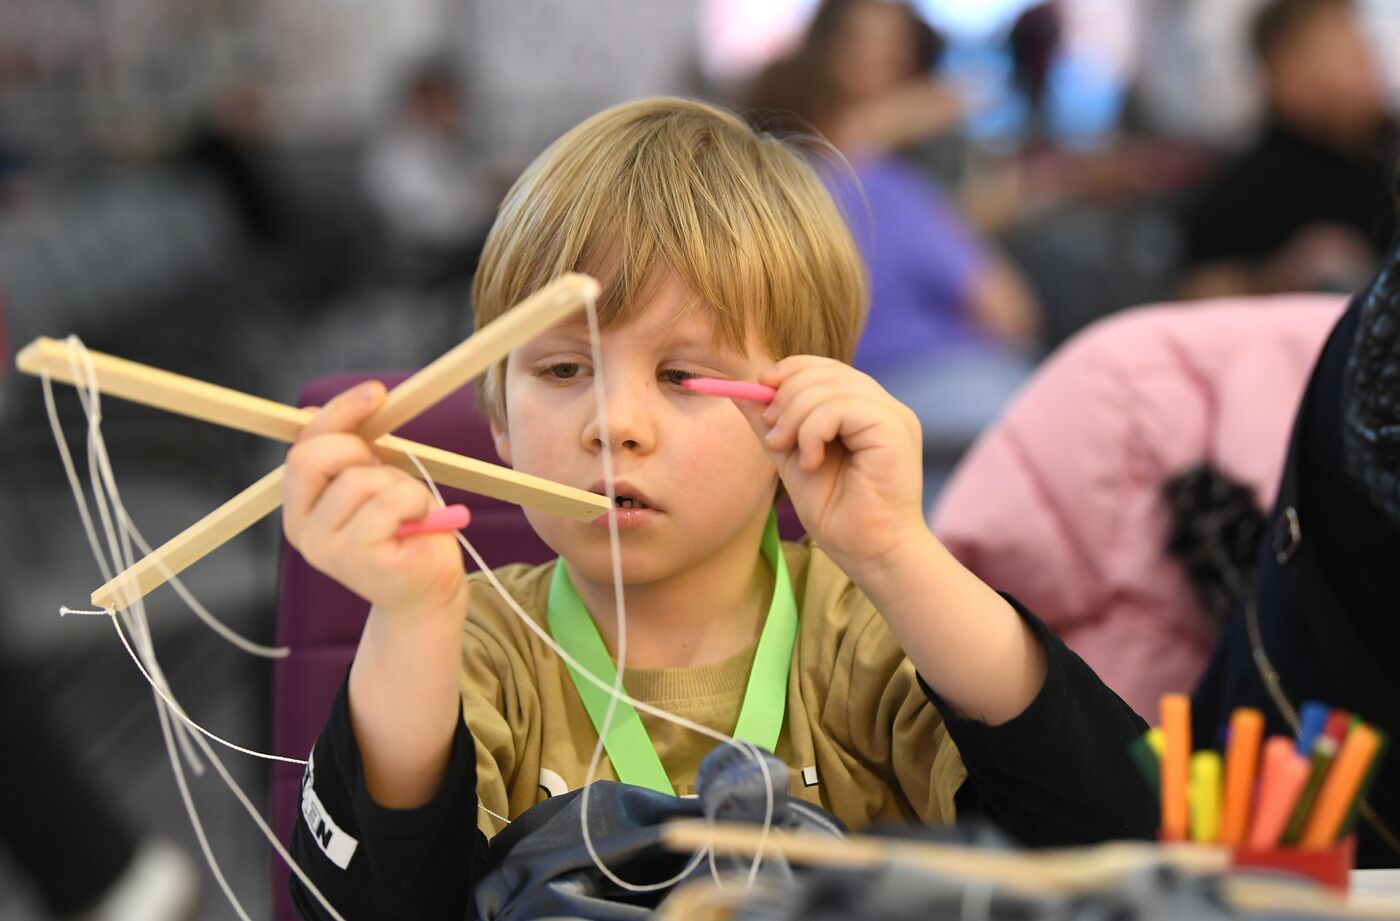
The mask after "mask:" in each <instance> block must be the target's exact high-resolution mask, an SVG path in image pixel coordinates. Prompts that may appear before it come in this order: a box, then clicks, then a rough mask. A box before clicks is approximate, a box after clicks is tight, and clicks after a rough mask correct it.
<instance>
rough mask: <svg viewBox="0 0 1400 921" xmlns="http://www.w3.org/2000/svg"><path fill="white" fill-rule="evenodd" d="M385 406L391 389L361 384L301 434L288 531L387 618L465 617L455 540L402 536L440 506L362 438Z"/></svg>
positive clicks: (293, 462) (293, 457) (321, 566)
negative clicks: (451, 612) (455, 611)
mask: <svg viewBox="0 0 1400 921" xmlns="http://www.w3.org/2000/svg"><path fill="white" fill-rule="evenodd" d="M383 402H384V385H383V384H381V383H379V382H378V381H371V382H369V383H367V384H361V385H359V386H358V387H355V388H354V389H351V390H348V391H346V392H345V393H342V394H340V395H339V396H337V397H336V398H335V399H333V400H331V401H330V402H329V403H327V404H326V405H325V407H324V408H322V409H321V410H320V411H319V412H317V413H316V417H315V418H314V419H313V420H312V421H311V422H310V424H308V425H307V426H306V428H305V429H303V430H302V432H301V434H300V436H298V438H297V441H296V444H294V445H293V446H292V448H291V450H289V451H288V452H287V474H286V479H285V481H284V485H283V492H282V499H283V513H282V526H283V530H284V531H285V533H286V535H287V540H288V541H289V542H290V543H291V545H292V546H293V547H295V548H296V549H297V550H298V551H299V552H300V553H301V555H302V556H303V557H304V558H305V559H306V561H307V562H308V563H310V564H311V565H312V566H313V567H315V568H316V569H318V570H320V571H321V572H323V573H325V574H326V575H328V576H330V577H331V578H333V579H335V580H336V581H337V582H339V583H340V584H341V585H344V586H345V587H346V588H348V589H350V590H351V591H352V592H354V593H355V594H357V595H359V596H360V597H361V598H364V599H366V600H367V601H369V602H370V603H371V604H373V605H374V606H375V607H376V608H379V609H380V610H381V611H385V612H390V611H392V612H412V613H427V612H430V611H435V610H442V609H444V608H449V607H459V610H460V611H461V612H462V613H465V610H466V606H465V598H466V592H467V579H466V572H465V569H464V567H463V565H462V553H461V550H460V549H459V547H458V545H457V541H456V539H455V537H454V535H452V534H422V535H418V536H415V537H410V538H407V539H403V540H400V539H398V538H396V537H395V536H394V532H395V531H396V530H397V529H398V527H399V525H401V524H403V523H404V522H405V521H412V520H415V519H418V518H422V517H423V516H424V515H426V514H427V513H428V512H429V511H430V510H431V509H432V507H433V505H434V503H433V497H432V494H431V493H429V492H428V489H427V487H426V486H424V485H423V483H422V482H420V481H419V480H416V479H414V478H413V477H411V476H409V475H408V474H407V473H405V472H403V471H402V470H399V469H397V468H395V467H391V466H389V465H387V464H384V463H382V462H381V461H380V460H379V459H378V458H376V457H375V456H374V453H373V452H372V451H371V450H370V447H369V444H368V443H367V442H366V441H365V440H364V439H363V438H361V437H360V436H359V435H358V434H357V432H358V431H359V429H360V427H361V426H362V425H363V424H364V422H365V420H366V419H368V418H369V417H370V416H371V415H373V414H374V413H375V411H376V410H378V409H379V407H380V406H381V405H382V404H383Z"/></svg>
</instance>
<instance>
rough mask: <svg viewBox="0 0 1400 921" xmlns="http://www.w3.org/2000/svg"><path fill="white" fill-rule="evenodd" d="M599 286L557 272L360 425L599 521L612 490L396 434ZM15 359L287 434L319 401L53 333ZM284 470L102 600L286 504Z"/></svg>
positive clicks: (141, 584)
mask: <svg viewBox="0 0 1400 921" xmlns="http://www.w3.org/2000/svg"><path fill="white" fill-rule="evenodd" d="M597 296H598V283H597V282H596V281H594V280H593V279H592V278H589V277H588V276H587V275H579V274H574V273H570V274H566V275H562V276H560V277H559V278H558V279H556V280H555V281H553V282H551V283H550V284H549V285H546V286H545V287H543V288H541V289H540V290H539V291H537V292H536V293H535V294H533V295H531V296H530V297H528V298H526V299H525V300H524V301H521V302H520V303H519V304H518V305H516V306H515V307H513V308H511V309H510V310H509V311H507V312H506V313H504V314H503V315H502V316H501V317H500V318H499V319H497V320H495V321H494V322H492V323H489V324H487V325H486V326H485V327H484V328H483V329H481V330H480V331H478V332H477V333H476V334H474V335H473V336H471V337H469V338H468V339H466V340H465V341H463V342H462V343H460V344H459V345H457V346H456V347H455V348H453V349H452V350H451V351H449V352H447V353H446V354H445V355H443V356H442V357H440V358H438V359H437V360H436V361H434V362H432V363H431V364H429V365H428V366H427V367H425V368H423V369H422V370H421V371H419V372H418V373H417V374H414V375H413V376H412V377H410V378H408V379H407V380H405V381H404V382H403V383H402V384H400V385H399V386H397V387H395V388H394V389H393V390H391V391H390V392H389V394H388V395H387V396H386V397H385V400H384V404H383V406H381V407H380V409H379V411H378V412H376V413H375V414H374V415H373V416H371V417H370V418H369V419H368V420H367V421H366V422H365V424H364V426H363V427H362V428H361V429H360V435H362V436H363V437H364V438H365V439H366V440H367V441H370V442H371V443H372V446H373V448H374V451H375V453H376V454H377V455H378V456H379V457H380V458H381V459H382V460H384V461H385V462H386V463H391V464H394V465H395V466H397V467H402V468H403V469H405V470H407V471H409V472H410V473H414V472H417V468H416V467H415V466H414V465H413V462H412V460H410V458H409V455H410V454H411V455H412V456H413V457H416V458H417V459H418V460H419V461H420V462H421V463H422V464H423V467H424V468H425V469H426V470H427V471H428V474H429V475H430V476H431V477H432V478H433V479H434V480H436V481H437V482H439V483H442V484H444V485H447V486H455V487H457V488H459V489H464V490H467V491H468V492H473V493H478V494H481V495H485V496H491V497H493V498H496V499H502V500H504V501H506V502H513V503H515V504H517V505H524V506H530V507H532V508H538V509H541V510H544V511H549V512H553V513H555V514H559V515H564V516H566V517H568V518H573V519H576V520H579V521H592V520H593V519H595V518H597V517H598V516H600V515H602V514H603V513H605V512H606V511H607V510H608V500H607V499H606V497H604V496H600V495H597V494H596V493H591V492H587V491H586V490H582V489H575V488H574V487H572V486H564V485H562V484H559V483H555V482H553V481H551V480H546V479H543V478H541V477H535V476H530V475H529V474H525V473H520V472H518V471H515V470H511V469H510V468H509V467H502V466H499V465H497V464H490V463H487V462H485V461H480V460H476V459H474V458H470V457H463V456H461V455H459V454H453V453H451V452H450V451H443V450H441V449H440V448H434V447H431V446H429V445H423V444H418V443H416V442H412V441H408V440H406V439H403V438H398V437H395V436H393V435H389V434H388V433H389V432H392V431H394V430H395V429H397V428H399V427H400V426H401V425H403V424H404V423H406V422H408V421H409V420H410V419H413V418H414V417H416V416H418V415H421V414H422V413H424V412H426V411H427V410H428V409H429V408H431V407H432V406H434V405H435V404H436V403H438V401H440V400H442V399H443V398H444V397H446V396H447V395H448V394H450V393H452V392H453V391H455V390H457V389H458V388H459V387H461V386H462V385H463V384H464V383H466V382H467V381H469V380H471V379H472V378H474V377H476V376H477V375H478V374H480V373H481V372H483V371H485V370H486V369H487V368H489V367H491V365H493V364H495V363H496V362H497V361H499V360H501V359H502V358H504V357H505V356H506V355H507V354H509V352H510V351H511V350H512V349H514V348H516V347H517V346H519V345H522V344H524V343H525V342H528V341H529V340H531V339H533V338H534V337H535V336H537V335H538V334H540V333H541V332H543V331H544V330H546V329H548V328H549V327H551V326H553V325H554V324H556V323H558V322H559V321H561V320H563V319H564V318H565V317H567V316H569V315H570V314H572V313H574V312H575V311H577V310H579V309H580V308H581V307H583V305H584V302H585V301H586V300H587V299H590V298H596V297H597ZM15 364H16V366H17V367H18V368H19V370H21V371H23V372H25V373H27V374H33V375H36V376H42V375H47V376H48V377H49V378H50V379H52V380H56V381H61V382H63V383H67V384H73V385H75V386H80V385H83V386H85V385H86V383H87V382H88V380H89V378H88V374H89V373H90V374H91V375H92V377H93V378H95V381H96V385H97V387H98V389H99V390H100V391H101V392H102V393H103V394H105V395H107V396H113V397H117V398H120V399H124V400H131V401H132V402H136V403H144V404H146V405H148V406H154V407H156V408H158V409H164V410H167V411H169V412H174V413H179V414H181V415H184V416H189V417H191V418H195V419H203V420H205V421H206V422H214V423H217V424H219V425H224V426H228V427H229V428H234V429H239V430H241V431H245V432H252V433H254V434H257V435H263V436H265V437H268V438H275V439H278V440H280V441H286V442H291V441H295V440H296V437H297V434H298V433H299V432H300V431H301V430H302V428H303V427H305V426H306V424H307V423H308V422H310V421H311V418H312V416H313V415H314V414H313V413H312V412H311V411H310V410H305V409H297V408H295V407H292V406H285V405H283V404H281V403H276V402H273V401H272V400H265V399H262V398H261V397H255V396H250V395H248V394H246V393H240V392H238V391H237V390H230V389H228V388H226V387H219V386H216V385H214V384H209V383H205V382H204V381H199V380H195V379H193V378H189V377H183V376H181V375H178V374H171V373H170V372H167V371H160V370H157V369H155V368H150V367H147V366H145V365H140V364H137V363H135V362H130V361H124V360H123V359H120V358H115V357H113V356H110V355H103V354H101V353H99V352H88V353H86V356H82V355H80V354H79V353H78V350H76V349H74V348H72V347H70V346H69V345H67V344H66V343H63V342H59V341H57V340H54V339H36V340H34V341H33V342H31V343H30V344H29V345H27V346H25V347H24V348H23V349H22V350H20V353H19V355H18V356H16V361H15ZM285 473H286V468H285V466H279V467H278V468H277V469H276V470H273V471H272V472H271V473H269V474H267V476H264V477H263V478H262V479H260V480H258V481H257V482H256V483H254V484H253V485H252V486H249V487H248V488H247V489H245V490H243V492H241V493H239V494H238V495H236V496H234V497H233V498H232V499H230V500H228V501H227V502H225V503H224V504H223V505H221V506H219V507H218V508H217V509H215V510H214V511H213V512H211V513H209V514H208V515H206V516H205V517H204V518H203V519H201V520H200V521H197V522H195V523H194V524H193V525H191V526H190V527H188V528H186V529H185V530H184V531H182V532H181V533H180V534H178V535H176V536H175V537H173V538H171V539H170V540H169V541H167V542H166V543H164V544H162V545H161V546H160V547H158V548H156V550H155V551H153V552H152V553H151V554H150V555H149V556H147V557H145V558H144V559H142V560H140V561H138V562H137V563H136V564H135V565H134V566H132V567H131V568H130V569H127V570H125V571H124V572H122V573H120V574H118V575H117V576H116V577H115V578H114V579H112V580H111V581H110V582H108V583H107V584H106V585H103V586H102V587H101V588H99V589H98V590H97V591H95V592H93V593H92V602H93V604H96V605H99V606H101V607H104V608H111V609H113V610H118V611H120V610H124V609H126V608H128V607H130V606H131V605H133V604H135V603H136V602H137V601H138V600H140V599H141V598H143V597H145V596H146V595H148V594H150V592H152V591H153V590H155V589H156V588H158V587H159V586H161V585H164V584H165V583H166V582H167V581H169V580H170V579H172V578H173V577H174V576H175V575H177V574H178V573H180V572H181V571H183V570H184V569H186V568H188V567H189V566H191V565H192V564H193V563H195V562H196V561H198V560H200V559H202V558H203V557H205V556H207V555H208V554H209V553H212V552H213V551H214V550H216V549H217V548H219V547H221V546H222V545H223V544H225V543H227V542H228V541H230V540H232V539H233V538H234V537H236V536H238V535H239V534H241V533H243V532H244V531H245V530H247V529H248V528H250V527H252V526H253V524H255V523H256V522H258V521H260V520H262V518H263V517H265V516H266V515H268V514H269V513H271V512H272V511H273V510H274V509H276V508H278V507H279V506H280V505H281V504H282V478H283V476H284V474H285Z"/></svg>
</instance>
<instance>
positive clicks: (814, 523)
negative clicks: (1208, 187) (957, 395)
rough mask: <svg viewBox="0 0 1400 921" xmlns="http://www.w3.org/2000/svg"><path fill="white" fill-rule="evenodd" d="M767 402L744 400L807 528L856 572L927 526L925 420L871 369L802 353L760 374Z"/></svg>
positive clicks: (751, 418)
mask: <svg viewBox="0 0 1400 921" xmlns="http://www.w3.org/2000/svg"><path fill="white" fill-rule="evenodd" d="M758 382H759V383H761V384H766V385H768V386H770V387H774V388H776V389H777V394H776V395H775V396H774V398H773V402H772V403H771V404H769V405H768V406H766V407H765V406H763V405H762V404H758V403H751V402H747V401H742V400H740V401H736V402H737V403H738V404H739V406H740V408H741V409H742V410H743V412H744V415H745V416H746V417H747V418H748V420H749V423H750V424H751V425H752V426H753V429H754V431H755V432H756V433H757V434H758V437H759V438H760V439H762V440H763V443H764V444H765V445H766V446H767V448H768V450H769V452H770V453H771V454H772V456H773V459H774V460H775V461H776V462H777V464H778V475H779V476H780V477H781V478H782V481H783V485H784V486H785V487H786V489H787V493H788V496H789V497H791V499H792V504H793V507H794V508H796V510H797V515H798V517H799V518H801V519H802V524H803V525H804V526H805V527H806V529H807V533H808V534H810V535H811V537H812V539H813V540H815V541H816V542H817V543H818V544H819V545H820V546H821V547H822V549H823V550H825V551H826V552H827V554H828V555H830V556H831V557H832V558H833V559H834V560H835V561H836V562H837V563H838V565H840V566H841V567H842V568H843V569H845V570H846V571H847V572H848V573H850V574H852V575H853V576H854V575H855V573H856V571H857V570H862V569H865V568H867V567H868V566H871V565H878V564H879V563H880V562H881V561H882V560H884V559H886V558H888V555H889V554H890V552H891V551H892V550H894V549H896V548H898V547H900V546H901V545H902V544H904V542H906V541H908V540H910V539H912V538H914V537H916V536H918V535H920V534H924V535H926V534H927V530H928V529H927V525H925V523H924V514H923V432H922V430H921V429H920V427H919V420H918V419H917V418H916V417H915V416H914V413H913V411H911V410H910V409H909V408H908V407H907V406H905V405H904V404H903V403H900V402H899V401H898V400H896V399H895V398H894V397H892V396H890V395H889V394H888V393H887V392H886V391H885V390H884V388H882V387H881V386H880V385H879V384H877V383H876V382H875V380H874V379H873V378H871V377H870V376H869V375H867V374H863V373H861V372H860V371H857V370H856V369H855V368H852V367H851V366H850V365H847V364H844V363H842V362H839V361H835V360H834V359H830V358H821V357H818V356H815V355H794V356H791V357H788V358H785V359H783V360H782V361H780V362H778V363H777V364H776V365H774V366H773V367H772V368H770V369H769V370H767V371H765V372H764V373H763V374H761V375H760V376H759V378H758Z"/></svg>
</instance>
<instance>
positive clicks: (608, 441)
mask: <svg viewBox="0 0 1400 921" xmlns="http://www.w3.org/2000/svg"><path fill="white" fill-rule="evenodd" d="M584 309H585V312H586V314H587V317H588V334H589V348H590V351H591V354H592V360H593V368H594V372H593V373H594V378H593V392H594V399H595V404H596V407H597V412H598V435H599V440H600V441H601V442H602V463H603V487H604V490H605V493H606V495H607V497H608V504H609V506H610V508H609V511H608V549H609V553H610V557H611V563H612V577H613V598H614V605H615V608H616V612H617V636H618V639H617V667H616V669H615V675H614V679H613V681H612V682H611V683H609V682H607V681H605V680H603V679H602V678H600V677H598V676H597V675H596V674H594V673H593V672H592V671H590V670H589V669H588V668H587V667H586V666H585V665H584V664H583V663H582V662H580V661H579V660H578V659H576V658H574V656H573V655H571V654H570V653H569V652H568V651H567V650H565V649H564V648H563V647H562V646H560V645H559V644H558V642H556V641H555V639H554V637H553V636H551V635H550V634H549V632H548V631H547V630H545V628H544V627H542V626H540V625H539V624H538V623H537V622H536V621H535V619H534V618H533V617H531V616H530V615H529V614H527V613H526V612H525V610H524V608H523V607H521V605H520V604H519V602H517V601H516V600H515V599H514V598H513V597H512V596H511V594H510V593H509V592H508V591H507V590H506V588H505V586H504V585H502V584H501V582H500V580H499V579H497V578H496V574H495V573H494V572H492V570H491V567H490V566H488V565H487V564H486V561H485V559H484V558H483V557H482V556H481V554H480V553H479V552H477V549H476V548H475V547H474V546H472V544H471V542H470V541H469V540H467V538H466V536H465V535H463V534H462V533H461V532H460V531H459V532H457V540H458V542H459V543H460V544H461V545H462V546H463V548H465V549H466V551H467V553H468V554H469V555H470V556H471V558H472V562H474V563H475V564H476V567H477V569H478V570H479V571H480V572H481V574H482V576H483V577H485V579H486V580H487V582H489V583H490V584H491V587H492V588H494V589H495V590H496V592H497V594H499V595H500V597H501V599H502V600H503V601H505V603H506V606H507V607H509V608H510V610H511V611H512V612H513V613H514V614H515V615H516V617H517V618H518V619H519V620H520V622H521V623H522V624H523V625H524V626H525V627H526V628H527V629H528V630H530V632H532V633H533V634H535V636H536V637H538V638H539V639H540V641H541V642H543V643H544V644H545V645H546V646H547V647H549V648H550V649H551V650H553V652H554V653H555V654H556V655H557V656H559V657H560V658H561V659H563V660H564V662H565V663H567V664H568V666H569V667H570V668H571V669H573V670H574V672H575V673H577V674H579V675H581V676H582V677H583V678H584V679H585V680H586V681H588V682H589V683H590V684H593V685H595V686H596V687H599V688H601V689H602V690H604V691H606V692H607V694H608V696H609V700H608V709H607V711H606V712H605V713H604V716H603V723H602V725H601V726H600V727H598V741H597V743H596V744H595V745H594V747H593V755H592V757H591V758H590V760H589V764H588V771H587V772H586V774H585V776H584V782H583V787H582V790H581V792H580V794H579V796H580V800H581V802H580V805H579V823H580V829H581V832H582V835H583V841H584V847H585V848H586V849H587V850H588V855H589V858H590V859H591V860H592V861H593V864H594V866H595V867H596V868H597V869H598V871H599V872H600V873H602V874H603V875H604V876H605V877H607V878H608V879H609V880H610V881H611V882H612V883H613V884H615V885H617V886H618V887H620V888H622V889H625V890H627V891H629V892H638V893H645V892H655V891H659V890H661V889H666V888H669V887H671V886H673V885H675V884H676V883H678V882H680V881H681V880H683V879H685V878H686V877H687V876H689V875H690V874H691V872H693V871H694V869H695V867H697V866H699V865H700V863H701V862H702V861H703V860H704V859H705V858H706V856H707V855H708V853H709V851H710V848H709V846H708V845H706V846H705V847H702V848H700V849H699V850H698V851H696V852H695V854H694V855H693V856H692V858H691V859H690V861H688V862H687V864H686V866H685V868H684V869H682V870H681V871H680V872H679V873H678V874H676V875H675V876H674V877H672V878H671V879H668V880H664V881H661V882H657V883H646V884H642V883H633V882H629V881H628V880H625V879H623V878H622V877H620V876H618V875H617V873H615V872H614V871H613V870H612V869H611V868H610V867H608V866H607V864H606V863H604V861H603V859H602V856H601V855H600V854H598V851H597V848H596V846H595V845H594V843H593V836H592V833H591V831H590V829H589V826H588V808H589V799H590V791H591V789H592V786H593V782H594V781H595V780H596V779H597V774H598V770H599V768H600V767H601V762H602V755H603V752H604V751H605V744H604V740H605V739H606V738H607V735H608V731H609V729H610V728H611V726H612V720H613V718H614V716H615V714H616V711H617V706H618V705H619V704H621V703H626V704H630V705H631V706H632V707H634V708H635V709H637V710H639V711H641V712H643V713H650V714H651V715H653V716H655V717H657V718H658V719H662V720H666V721H667V722H670V723H673V724H675V725H677V726H680V727H682V728H684V729H688V730H690V731H692V732H696V733H699V734H700V735H703V736H707V737H709V738H711V739H714V740H715V741H717V742H719V743H721V744H724V745H730V746H733V747H734V748H737V749H738V750H739V751H741V752H743V753H744V754H745V755H746V756H747V757H750V758H752V759H753V760H754V761H755V762H756V763H757V765H758V768H759V771H760V773H762V775H763V782H764V790H765V794H766V795H765V802H764V806H765V810H764V819H763V826H762V832H761V834H760V838H759V843H758V849H757V851H756V853H755V855H754V859H753V862H752V864H751V866H750V867H749V875H748V884H749V885H752V884H753V881H754V880H755V879H756V878H757V876H758V871H759V869H760V867H761V866H762V863H763V851H764V848H765V846H766V845H767V841H768V835H769V833H770V832H771V830H772V825H773V813H774V808H775V798H776V793H775V790H774V781H773V776H772V771H771V769H770V768H769V766H768V761H767V759H765V758H764V757H763V756H762V754H761V753H760V751H759V749H758V747H757V746H755V745H753V744H752V743H749V742H745V741H743V740H740V739H736V738H734V737H733V736H731V735H728V734H727V733H724V732H720V731H718V730H715V729H711V728H710V727H709V726H705V725H703V724H701V723H697V722H695V721H693V720H690V719H687V718H685V717H683V716H679V715H678V714H674V713H671V712H670V711H668V710H663V709H661V708H660V707H656V706H653V705H651V704H649V703H646V702H645V701H640V700H637V699H636V698H634V697H632V696H631V695H630V694H628V693H627V692H626V690H625V689H624V687H623V681H622V676H623V670H624V668H625V666H626V655H627V613H626V612H627V609H626V599H625V597H624V592H623V584H622V548H621V543H620V540H619V538H618V533H617V512H616V508H617V498H616V493H615V489H614V485H613V483H614V478H613V463H612V437H611V431H610V428H609V425H608V413H607V399H606V392H605V388H604V379H603V371H602V367H603V361H602V357H603V356H602V335H601V331H600V330H599V326H598V313H597V307H596V302H595V300H594V299H593V298H591V297H590V298H585V299H584ZM406 453H407V456H408V458H409V460H411V461H412V462H413V464H414V466H415V467H416V468H417V469H418V472H419V474H420V475H421V476H422V477H423V481H424V482H425V483H426V485H427V487H428V489H429V490H431V491H432V493H433V496H434V497H435V498H436V500H437V502H438V505H439V506H442V505H445V504H446V502H445V500H444V499H443V498H442V493H441V492H440V491H439V490H438V488H437V484H436V483H434V482H433V479H432V477H431V476H429V474H428V471H427V469H426V468H424V467H423V465H422V463H420V462H419V460H418V458H417V457H415V456H414V455H413V454H412V453H411V452H406ZM482 808H483V809H484V808H485V807H484V806H483V807H482ZM488 812H489V810H488ZM491 814H492V815H494V813H491ZM498 818H499V816H498ZM711 866H712V867H713V863H712V864H711ZM717 881H718V879H717Z"/></svg>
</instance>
